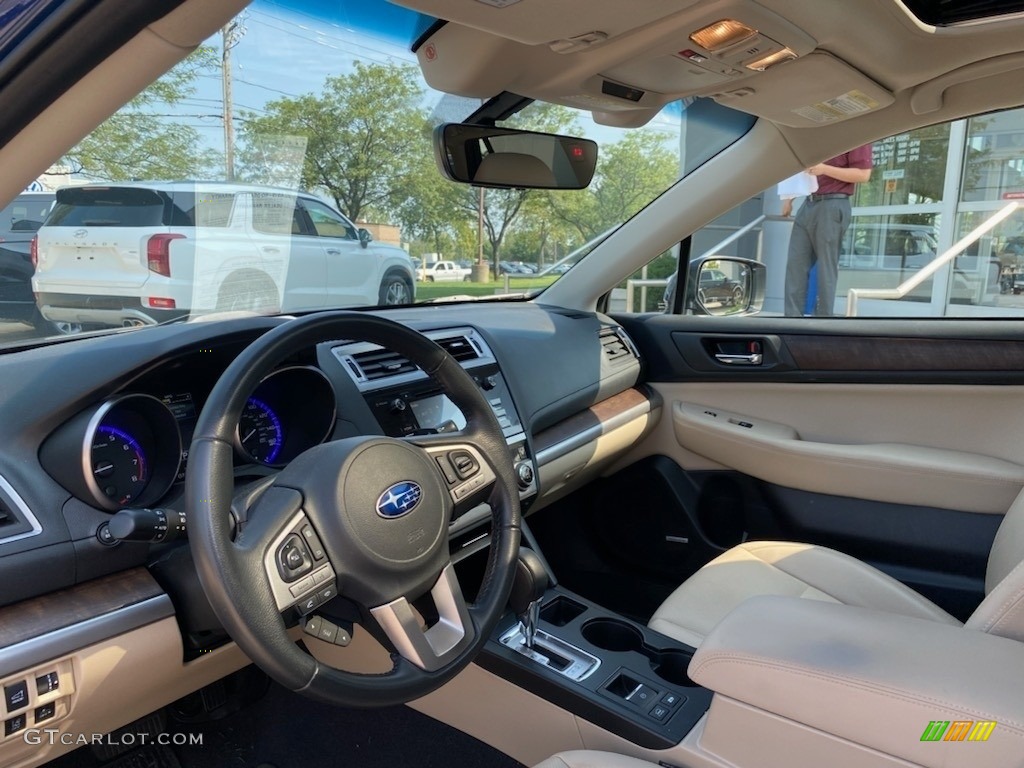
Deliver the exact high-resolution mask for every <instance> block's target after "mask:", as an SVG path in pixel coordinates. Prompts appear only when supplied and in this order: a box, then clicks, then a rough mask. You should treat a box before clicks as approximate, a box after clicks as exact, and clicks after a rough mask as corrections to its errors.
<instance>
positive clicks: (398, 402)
mask: <svg viewBox="0 0 1024 768" xmlns="http://www.w3.org/2000/svg"><path fill="white" fill-rule="evenodd" d="M407 407H408V406H407V405H406V402H405V400H403V399H402V398H400V397H396V398H395V399H394V400H392V401H391V405H390V408H391V412H392V413H401V412H402V411H404V410H405V409H406V408H407Z"/></svg>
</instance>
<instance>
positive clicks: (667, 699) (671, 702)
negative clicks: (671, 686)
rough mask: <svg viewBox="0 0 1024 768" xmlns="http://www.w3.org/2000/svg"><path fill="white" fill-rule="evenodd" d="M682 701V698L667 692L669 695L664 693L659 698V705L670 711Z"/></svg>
mask: <svg viewBox="0 0 1024 768" xmlns="http://www.w3.org/2000/svg"><path fill="white" fill-rule="evenodd" d="M682 700H683V697H682V696H680V695H679V694H678V693H671V692H669V693H666V694H665V695H664V696H662V697H661V703H662V704H664V705H665V706H666V707H668V708H669V709H671V708H672V707H675V706H676V705H678V704H679V702H681V701H682Z"/></svg>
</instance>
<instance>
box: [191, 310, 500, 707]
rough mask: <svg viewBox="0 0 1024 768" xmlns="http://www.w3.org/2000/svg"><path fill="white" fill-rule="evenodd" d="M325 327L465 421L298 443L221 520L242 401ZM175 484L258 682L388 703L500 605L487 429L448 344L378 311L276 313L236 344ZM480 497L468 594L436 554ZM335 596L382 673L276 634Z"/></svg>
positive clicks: (493, 426)
mask: <svg viewBox="0 0 1024 768" xmlns="http://www.w3.org/2000/svg"><path fill="white" fill-rule="evenodd" d="M336 339H348V340H356V341H367V342H372V343H374V344H378V345H380V346H382V347H384V348H386V349H389V350H391V351H393V352H396V353H398V354H400V355H403V356H405V357H406V358H408V359H409V360H410V361H411V362H412V363H414V364H415V365H417V366H419V367H420V368H421V369H422V370H424V371H426V372H427V374H429V375H430V376H431V377H433V378H434V379H435V380H436V381H437V382H438V383H439V384H440V385H441V387H442V388H443V390H444V392H445V394H446V395H447V396H448V397H449V398H450V399H451V400H452V401H453V402H454V403H455V405H456V406H458V407H459V409H460V410H461V411H462V413H463V414H464V415H465V417H466V427H465V428H464V429H463V430H461V431H459V432H455V433H446V434H437V435H424V436H416V437H408V438H401V439H393V438H387V437H380V436H365V437H353V438H345V439H341V440H336V441H333V442H328V443H324V444H322V445H318V446H316V447H314V448H310V449H309V450H307V451H305V452H304V453H302V454H301V455H299V456H298V457H296V458H295V459H294V460H293V461H292V462H291V463H290V464H289V465H288V466H287V467H286V468H285V469H283V470H282V471H281V472H280V473H279V474H278V475H277V476H276V477H275V478H274V480H273V483H272V485H270V487H269V488H268V489H267V490H266V491H265V492H264V493H263V494H262V496H260V497H259V499H258V500H257V501H256V502H255V504H253V506H252V507H251V509H250V510H249V511H248V513H247V515H246V519H245V522H244V524H242V525H236V524H235V519H234V517H233V516H232V509H231V506H232V499H233V496H234V492H235V489H234V466H233V458H234V448H233V445H234V434H235V429H236V426H237V424H238V420H239V418H240V417H241V415H242V409H243V408H244V407H245V404H246V401H247V400H248V398H249V396H250V394H251V393H252V392H253V391H254V390H255V388H256V386H257V384H258V383H259V382H260V380H261V379H262V378H263V377H264V376H266V375H267V374H268V373H270V372H271V371H272V370H273V369H274V368H276V367H277V366H279V365H280V364H281V363H282V362H283V361H284V360H285V359H286V358H287V357H288V356H290V355H292V354H294V353H295V351H296V350H299V349H307V348H309V347H311V346H313V345H315V344H317V343H320V342H324V341H330V340H336ZM185 495H186V500H187V510H188V520H189V538H190V543H191V547H192V553H193V558H194V560H195V563H196V569H197V571H198V574H199V580H200V583H201V584H202V587H203V589H204V591H205V592H206V595H207V597H208V598H209V601H210V603H211V605H212V606H213V610H214V612H215V613H216V615H217V617H218V618H219V619H220V621H221V623H222V624H223V626H224V628H225V629H226V630H227V632H228V634H229V635H230V636H231V637H232V638H233V639H234V640H235V642H236V643H238V645H239V646H240V647H241V649H242V650H243V651H244V652H245V653H246V654H247V655H248V656H249V658H250V659H252V660H253V661H254V662H255V663H256V664H257V665H258V666H259V667H261V668H262V669H263V670H264V671H265V672H266V673H267V674H268V675H270V676H271V677H272V678H273V679H275V680H277V681H278V682H279V683H281V684H282V685H284V686H285V687H287V688H290V689H291V690H294V691H297V692H299V693H302V694H304V695H306V696H309V697H311V698H314V699H317V700H319V701H324V702H328V703H332V704H339V705H342V706H354V707H368V706H389V705H393V704H398V703H404V702H406V701H410V700H412V699H415V698H418V697H420V696H423V695H425V694H427V693H429V692H430V691H432V690H434V689H436V688H438V687H439V686H441V685H443V684H444V683H445V682H447V681H448V680H450V679H451V678H452V677H454V676H455V675H456V674H457V673H458V672H459V671H460V670H461V669H463V668H464V667H465V666H466V665H467V664H468V663H469V662H470V660H471V659H472V658H473V657H474V656H475V655H476V653H477V652H478V651H479V649H480V648H481V647H482V646H483V644H484V643H485V642H486V641H487V638H488V636H489V635H490V633H491V631H492V630H493V629H494V626H495V624H496V623H497V621H498V619H499V618H500V616H501V614H502V612H503V610H504V608H505V604H506V602H507V601H508V596H509V591H510V589H511V583H512V578H513V575H514V569H515V563H516V558H517V555H518V552H519V536H520V510H519V495H518V491H517V483H516V479H515V474H514V472H513V468H512V460H511V457H510V456H509V452H508V448H507V446H506V443H505V438H504V436H503V435H502V431H501V428H500V427H499V425H498V422H497V419H496V417H495V416H494V413H493V411H492V410H491V408H490V405H489V404H488V403H487V401H486V400H485V399H484V397H483V395H482V394H481V393H480V390H479V389H478V388H477V386H476V385H475V383H474V382H473V380H472V379H471V378H470V376H469V375H468V374H467V373H466V372H465V371H464V370H463V369H462V366H460V365H459V364H458V363H457V362H456V361H455V359H454V358H452V357H451V355H449V354H448V353H447V352H445V351H444V350H443V349H441V347H439V346H437V345H436V344H434V342H432V341H430V340H429V339H428V338H426V337H425V336H423V335H422V334H420V333H418V332H416V331H414V330H411V329H409V328H407V327H405V326H403V325H400V324H398V323H395V322H392V321H390V320H385V319H383V318H380V317H375V316H373V315H366V314H361V313H357V312H327V313H319V314H314V315H309V316H307V317H303V318H299V319H296V320H291V321H288V322H286V323H284V324H282V325H280V326H278V327H277V328H275V329H273V330H271V331H270V332H268V333H266V334H264V335H263V336H261V337H260V338H259V339H258V340H257V341H255V342H254V343H253V344H251V345H250V346H249V347H248V348H246V350H245V351H244V352H242V354H241V355H239V356H238V357H237V358H236V359H235V360H234V361H233V362H232V363H231V365H229V366H228V368H227V369H226V370H225V371H224V373H223V375H222V376H221V377H220V380H219V381H218V382H217V384H216V386H215V387H214V388H213V391H212V392H211V393H210V397H209V399H208V400H207V402H206V405H205V406H204V407H203V410H202V413H201V414H200V416H199V420H198V423H197V424H196V428H195V433H194V437H193V438H192V446H191V449H190V453H189V466H188V477H187V479H186V484H185ZM483 500H487V501H488V502H489V504H490V506H491V517H492V530H491V544H490V553H489V556H488V560H487V566H486V571H485V574H484V577H483V582H482V584H481V586H480V589H479V591H478V593H477V595H476V598H475V601H474V602H473V603H472V604H470V603H468V602H467V600H466V599H465V597H464V596H463V594H462V590H461V587H460V585H459V581H458V578H457V577H456V574H455V570H454V567H453V565H452V563H451V559H450V557H449V550H448V525H449V522H450V521H451V519H452V516H453V514H459V513H461V512H462V511H465V510H467V509H469V508H471V507H473V506H475V505H477V504H478V503H480V502H481V501H483ZM307 580H308V581H307ZM428 592H429V593H430V596H431V597H432V598H433V603H434V606H435V608H436V613H437V615H438V619H437V620H436V622H435V623H434V624H433V625H432V626H429V627H427V626H425V625H424V622H423V619H422V618H421V616H420V614H418V613H417V612H416V610H415V609H414V608H413V605H412V601H414V600H416V599H418V598H421V597H424V596H425V595H426V594H427V593H428ZM335 595H341V596H344V597H346V598H348V599H349V600H351V601H352V602H354V603H355V604H356V605H357V606H358V607H359V614H360V616H361V619H360V623H361V624H364V625H365V626H367V627H369V628H371V629H374V630H375V632H374V634H376V635H378V636H383V637H384V638H385V643H386V644H390V645H391V651H392V653H391V658H392V662H393V667H392V669H391V670H390V671H389V672H387V673H384V674H374V675H369V674H360V673H353V672H346V671H343V670H339V669H337V668H335V667H331V666H329V665H326V664H324V663H323V662H321V661H319V660H317V659H315V658H314V657H313V656H311V655H310V654H308V653H306V652H305V651H304V650H303V649H301V648H300V647H299V646H298V645H297V644H296V643H295V641H294V640H293V639H292V638H291V637H290V636H289V634H288V630H287V627H286V623H285V619H284V615H287V614H292V615H294V613H293V611H295V610H299V611H300V612H303V611H309V610H315V608H316V607H317V604H318V603H319V602H321V601H323V600H327V599H330V598H332V597H334V596H335ZM428 613H429V612H428ZM431 615H432V614H431ZM307 617H308V613H307ZM372 623H376V624H377V625H378V626H377V627H376V628H374V627H373V625H372ZM377 629H379V630H381V631H376V630H377Z"/></svg>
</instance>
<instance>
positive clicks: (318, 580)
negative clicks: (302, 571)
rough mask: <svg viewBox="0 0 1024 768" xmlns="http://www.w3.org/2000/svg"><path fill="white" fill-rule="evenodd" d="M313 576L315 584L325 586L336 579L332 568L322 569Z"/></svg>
mask: <svg viewBox="0 0 1024 768" xmlns="http://www.w3.org/2000/svg"><path fill="white" fill-rule="evenodd" d="M312 576H313V584H323V583H324V582H327V581H330V580H331V579H333V578H334V572H333V571H331V569H330V568H321V569H320V570H318V571H313V574H312Z"/></svg>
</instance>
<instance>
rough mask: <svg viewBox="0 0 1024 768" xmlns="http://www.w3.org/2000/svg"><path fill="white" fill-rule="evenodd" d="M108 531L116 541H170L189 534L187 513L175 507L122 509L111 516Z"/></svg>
mask: <svg viewBox="0 0 1024 768" xmlns="http://www.w3.org/2000/svg"><path fill="white" fill-rule="evenodd" d="M107 533H108V534H109V536H110V538H111V539H113V540H114V541H149V542H154V543H158V542H162V541H169V540H171V539H176V538H178V537H184V536H186V535H187V533H186V523H185V513H184V512H178V511H176V510H173V509H122V510H120V511H119V512H118V513H117V514H115V515H114V516H113V517H112V518H110V522H109V523H108V524H107ZM97 535H99V531H97ZM100 540H101V541H103V538H102V537H101V539H100Z"/></svg>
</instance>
